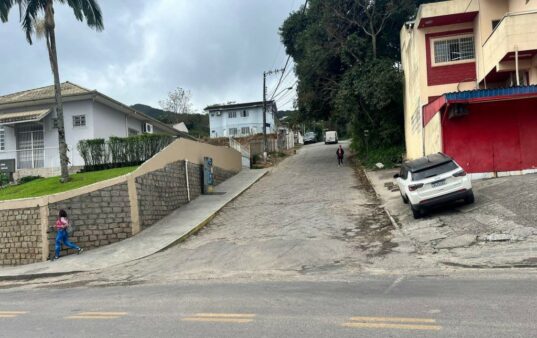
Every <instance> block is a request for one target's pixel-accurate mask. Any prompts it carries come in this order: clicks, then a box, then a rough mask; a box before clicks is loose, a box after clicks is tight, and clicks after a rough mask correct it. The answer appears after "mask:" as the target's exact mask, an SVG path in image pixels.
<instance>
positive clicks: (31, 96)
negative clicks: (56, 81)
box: [0, 82, 92, 105]
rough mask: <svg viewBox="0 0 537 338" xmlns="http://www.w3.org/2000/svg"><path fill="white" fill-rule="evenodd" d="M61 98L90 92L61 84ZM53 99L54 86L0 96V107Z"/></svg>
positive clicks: (78, 87) (69, 83)
mask: <svg viewBox="0 0 537 338" xmlns="http://www.w3.org/2000/svg"><path fill="white" fill-rule="evenodd" d="M60 86H61V91H62V96H71V95H79V94H86V93H91V92H92V91H91V90H89V89H86V88H83V87H80V86H78V85H76V84H74V83H71V82H63V83H62V84H61V85H60ZM53 97H54V85H52V86H47V87H41V88H36V89H30V90H25V91H22V92H18V93H13V94H8V95H4V96H0V105H3V104H8V103H17V102H26V101H33V100H40V99H48V98H53Z"/></svg>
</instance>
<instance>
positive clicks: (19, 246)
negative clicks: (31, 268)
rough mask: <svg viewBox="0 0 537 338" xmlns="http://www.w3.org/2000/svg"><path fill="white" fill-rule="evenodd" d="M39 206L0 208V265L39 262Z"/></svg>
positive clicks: (40, 256)
mask: <svg viewBox="0 0 537 338" xmlns="http://www.w3.org/2000/svg"><path fill="white" fill-rule="evenodd" d="M41 243H42V238H41V216H40V212H39V208H38V207H36V208H27V209H11V210H0V265H20V264H29V263H35V262H40V261H41V258H42V248H41Z"/></svg>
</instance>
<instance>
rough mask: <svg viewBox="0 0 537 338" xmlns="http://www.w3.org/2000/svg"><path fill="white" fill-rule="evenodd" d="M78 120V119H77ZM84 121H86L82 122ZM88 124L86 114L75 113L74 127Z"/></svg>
mask: <svg viewBox="0 0 537 338" xmlns="http://www.w3.org/2000/svg"><path fill="white" fill-rule="evenodd" d="M77 120H78V121H77ZM82 122H84V123H82ZM85 126H86V115H85V114H81V115H73V128H78V127H85Z"/></svg>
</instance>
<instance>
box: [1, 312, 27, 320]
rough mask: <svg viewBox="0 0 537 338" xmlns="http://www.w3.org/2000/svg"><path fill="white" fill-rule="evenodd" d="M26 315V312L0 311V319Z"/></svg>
mask: <svg viewBox="0 0 537 338" xmlns="http://www.w3.org/2000/svg"><path fill="white" fill-rule="evenodd" d="M25 313H28V312H26V311H0V318H15V317H17V316H18V315H23V314H25Z"/></svg>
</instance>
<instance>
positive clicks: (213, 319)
mask: <svg viewBox="0 0 537 338" xmlns="http://www.w3.org/2000/svg"><path fill="white" fill-rule="evenodd" d="M182 320H184V321H189V322H218V323H251V322H253V321H254V320H253V319H246V318H217V317H186V318H183V319H182Z"/></svg>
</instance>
